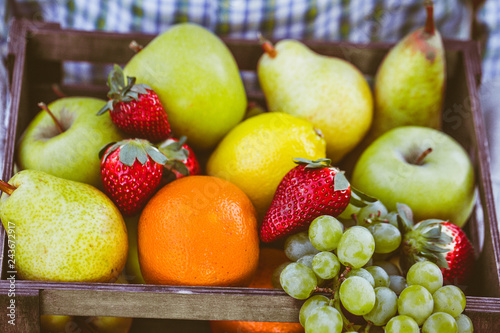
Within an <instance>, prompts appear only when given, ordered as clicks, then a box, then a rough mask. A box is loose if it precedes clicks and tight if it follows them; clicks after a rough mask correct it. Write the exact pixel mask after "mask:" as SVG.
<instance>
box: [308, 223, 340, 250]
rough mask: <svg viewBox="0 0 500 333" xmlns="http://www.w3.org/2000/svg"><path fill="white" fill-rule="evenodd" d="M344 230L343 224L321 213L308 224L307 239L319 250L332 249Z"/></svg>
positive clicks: (335, 246)
mask: <svg viewBox="0 0 500 333" xmlns="http://www.w3.org/2000/svg"><path fill="white" fill-rule="evenodd" d="M343 232H344V225H343V224H342V223H340V222H339V220H337V219H336V218H335V217H333V216H330V215H322V216H319V217H317V218H315V219H314V220H313V221H312V222H311V225H310V226H309V240H310V241H311V244H312V245H313V246H314V247H315V248H316V249H318V250H320V251H333V250H335V249H336V248H337V246H338V245H339V242H340V238H341V237H342V233H343Z"/></svg>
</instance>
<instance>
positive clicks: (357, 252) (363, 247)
mask: <svg viewBox="0 0 500 333" xmlns="http://www.w3.org/2000/svg"><path fill="white" fill-rule="evenodd" d="M374 250H375V240H374V239H373V236H372V234H371V232H370V231H368V229H366V228H365V227H360V226H354V227H352V228H349V229H347V230H346V231H345V232H344V234H343V235H342V238H341V239H340V243H339V246H338V248H337V257H338V258H339V260H340V262H341V263H342V265H344V266H347V267H351V268H360V267H363V266H364V265H365V264H366V263H367V262H368V260H370V258H371V256H372V255H373V252H374Z"/></svg>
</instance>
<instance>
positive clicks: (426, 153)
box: [415, 147, 432, 165]
mask: <svg viewBox="0 0 500 333" xmlns="http://www.w3.org/2000/svg"><path fill="white" fill-rule="evenodd" d="M430 153H432V148H430V147H429V148H427V149H426V150H424V151H423V152H422V154H420V156H419V157H418V158H417V160H416V161H415V164H416V165H422V163H423V162H424V159H425V158H426V157H427V155H429V154H430Z"/></svg>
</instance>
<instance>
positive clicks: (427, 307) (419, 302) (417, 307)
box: [398, 285, 434, 326]
mask: <svg viewBox="0 0 500 333" xmlns="http://www.w3.org/2000/svg"><path fill="white" fill-rule="evenodd" d="M433 309H434V301H433V299H432V295H431V293H430V292H429V291H428V290H427V289H425V288H424V287H422V286H418V285H413V286H409V287H407V288H405V289H404V290H403V291H402V292H401V294H400V295H399V298H398V313H399V314H401V315H407V316H410V317H412V318H413V319H415V321H416V322H417V324H418V325H419V326H420V325H422V324H423V323H424V321H425V320H426V319H427V317H429V316H430V315H431V313H432V310H433Z"/></svg>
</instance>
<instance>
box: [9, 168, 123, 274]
mask: <svg viewBox="0 0 500 333" xmlns="http://www.w3.org/2000/svg"><path fill="white" fill-rule="evenodd" d="M0 190H2V191H3V192H4V193H3V194H2V196H1V197H0V219H1V220H2V223H3V225H4V228H5V230H6V231H7V235H8V236H9V243H8V249H9V251H10V250H12V252H9V254H12V256H13V258H12V260H13V262H10V261H9V265H11V264H12V266H9V270H13V271H14V270H15V271H17V276H18V278H20V279H25V280H37V281H70V282H107V281H110V280H114V279H116V277H117V276H118V275H119V273H120V272H121V271H122V270H123V268H124V266H125V262H126V260H127V250H128V242H127V229H126V226H125V222H124V221H123V217H122V215H121V214H120V212H119V210H118V208H116V206H115V205H114V204H113V202H112V201H111V200H110V199H109V198H108V197H107V196H106V195H105V194H104V193H102V192H101V191H99V190H98V189H96V188H95V187H93V186H91V185H88V184H84V183H80V182H74V181H71V180H67V179H63V178H59V177H55V176H52V175H50V174H47V173H44V172H42V171H36V170H23V171H20V172H19V173H17V174H15V175H14V177H12V178H11V180H10V181H9V184H7V183H5V182H3V181H0Z"/></svg>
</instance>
